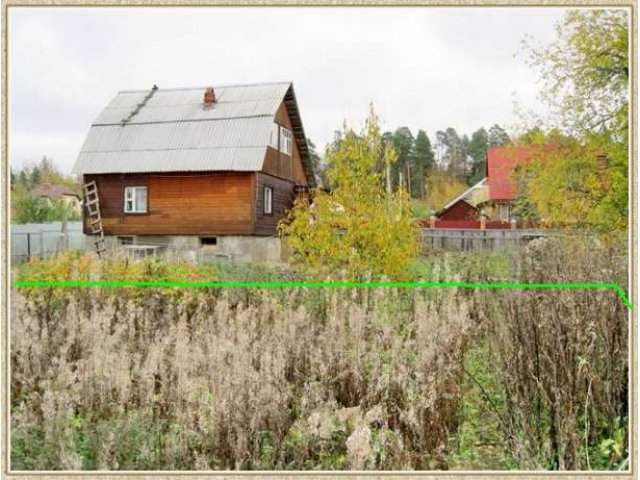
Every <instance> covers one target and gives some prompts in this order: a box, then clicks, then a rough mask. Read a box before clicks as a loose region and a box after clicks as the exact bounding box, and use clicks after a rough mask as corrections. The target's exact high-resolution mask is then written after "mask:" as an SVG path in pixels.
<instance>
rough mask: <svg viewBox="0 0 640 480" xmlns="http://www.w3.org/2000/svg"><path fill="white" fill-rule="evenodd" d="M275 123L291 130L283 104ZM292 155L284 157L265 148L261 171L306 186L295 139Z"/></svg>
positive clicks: (282, 154)
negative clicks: (265, 152)
mask: <svg viewBox="0 0 640 480" xmlns="http://www.w3.org/2000/svg"><path fill="white" fill-rule="evenodd" d="M275 121H276V123H277V124H279V125H282V126H283V127H286V128H288V129H289V130H291V119H290V118H289V113H288V112H287V106H286V105H285V103H284V102H282V103H281V104H280V107H279V108H278V111H277V112H276V117H275ZM292 141H293V148H292V155H291V156H289V155H285V154H284V153H282V152H279V151H278V150H276V149H275V148H273V147H267V154H266V156H265V159H264V165H263V167H262V170H263V171H264V172H265V173H268V174H270V175H273V176H276V177H280V178H285V179H287V180H292V181H294V182H296V183H298V184H300V185H307V183H308V182H307V179H306V177H305V175H304V170H303V168H302V157H301V156H300V150H299V149H298V144H297V142H296V140H295V137H293V138H292Z"/></svg>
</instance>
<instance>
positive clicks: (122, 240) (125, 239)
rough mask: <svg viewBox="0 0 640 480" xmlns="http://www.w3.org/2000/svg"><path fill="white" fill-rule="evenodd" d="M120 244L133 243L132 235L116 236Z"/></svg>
mask: <svg viewBox="0 0 640 480" xmlns="http://www.w3.org/2000/svg"><path fill="white" fill-rule="evenodd" d="M118 243H120V245H133V237H118Z"/></svg>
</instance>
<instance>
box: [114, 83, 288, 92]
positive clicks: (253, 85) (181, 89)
mask: <svg viewBox="0 0 640 480" xmlns="http://www.w3.org/2000/svg"><path fill="white" fill-rule="evenodd" d="M285 84H288V85H293V81H291V80H282V81H279V82H256V83H236V84H228V85H213V87H214V88H234V87H257V86H262V85H285ZM210 86H211V85H205V86H201V87H170V88H160V87H158V91H163V92H167V91H171V92H176V91H185V90H202V89H205V88H207V87H210ZM148 91H149V89H148V88H141V89H135V90H119V91H118V93H119V94H120V93H142V92H148Z"/></svg>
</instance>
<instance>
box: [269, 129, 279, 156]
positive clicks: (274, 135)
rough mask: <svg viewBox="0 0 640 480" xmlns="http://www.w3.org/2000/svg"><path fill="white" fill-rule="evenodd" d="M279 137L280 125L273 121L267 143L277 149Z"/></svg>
mask: <svg viewBox="0 0 640 480" xmlns="http://www.w3.org/2000/svg"><path fill="white" fill-rule="evenodd" d="M279 139H280V125H278V124H277V123H274V124H273V125H271V132H270V133H269V145H270V146H272V147H273V148H275V149H276V150H278V149H279V145H280V142H279Z"/></svg>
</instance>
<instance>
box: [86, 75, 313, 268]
mask: <svg viewBox="0 0 640 480" xmlns="http://www.w3.org/2000/svg"><path fill="white" fill-rule="evenodd" d="M74 172H75V173H77V174H79V175H82V177H83V182H84V184H85V185H87V184H92V182H95V183H93V185H95V188H96V189H97V200H98V201H97V202H93V201H92V202H90V203H97V204H98V209H99V210H98V214H97V217H96V216H92V215H91V213H90V212H91V208H87V209H86V211H85V233H86V234H89V235H90V234H92V233H94V232H95V231H96V228H95V225H93V224H94V223H96V222H97V220H95V218H98V219H99V226H100V227H101V229H102V232H103V234H104V238H105V241H106V245H107V248H114V247H115V246H116V245H117V244H119V243H120V244H131V243H134V244H145V245H158V246H162V247H166V248H168V249H170V250H174V251H176V252H188V256H190V257H195V255H196V252H198V250H199V249H200V247H206V248H205V251H208V252H209V253H212V254H216V255H228V256H231V257H234V258H241V259H250V260H254V261H277V260H279V258H280V241H279V239H278V237H277V230H276V226H277V224H278V222H279V221H280V220H281V219H282V218H283V217H284V216H285V214H286V212H287V210H289V209H290V208H291V207H292V206H293V202H294V199H295V196H296V195H297V194H298V193H299V192H304V191H307V190H308V189H309V188H310V187H313V186H315V182H314V176H313V173H312V171H311V164H310V161H309V151H308V145H307V140H306V137H305V134H304V129H303V127H302V122H301V119H300V113H299V111H298V105H297V102H296V97H295V93H294V90H293V85H292V84H291V82H282V83H264V84H254V85H232V86H213V87H201V88H176V89H158V88H156V87H154V88H153V89H151V90H137V91H122V92H119V93H118V94H117V95H116V97H115V98H114V99H113V100H112V101H111V102H110V103H109V104H108V105H107V107H106V108H105V109H104V110H103V111H102V113H101V114H100V115H99V116H98V118H97V119H96V120H95V121H94V122H93V124H92V125H91V128H90V130H89V134H88V135H87V138H86V140H85V142H84V145H83V146H82V150H81V152H80V154H79V156H78V159H77V162H76V164H75V167H74ZM89 207H90V206H89ZM201 253H202V252H200V254H201Z"/></svg>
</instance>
